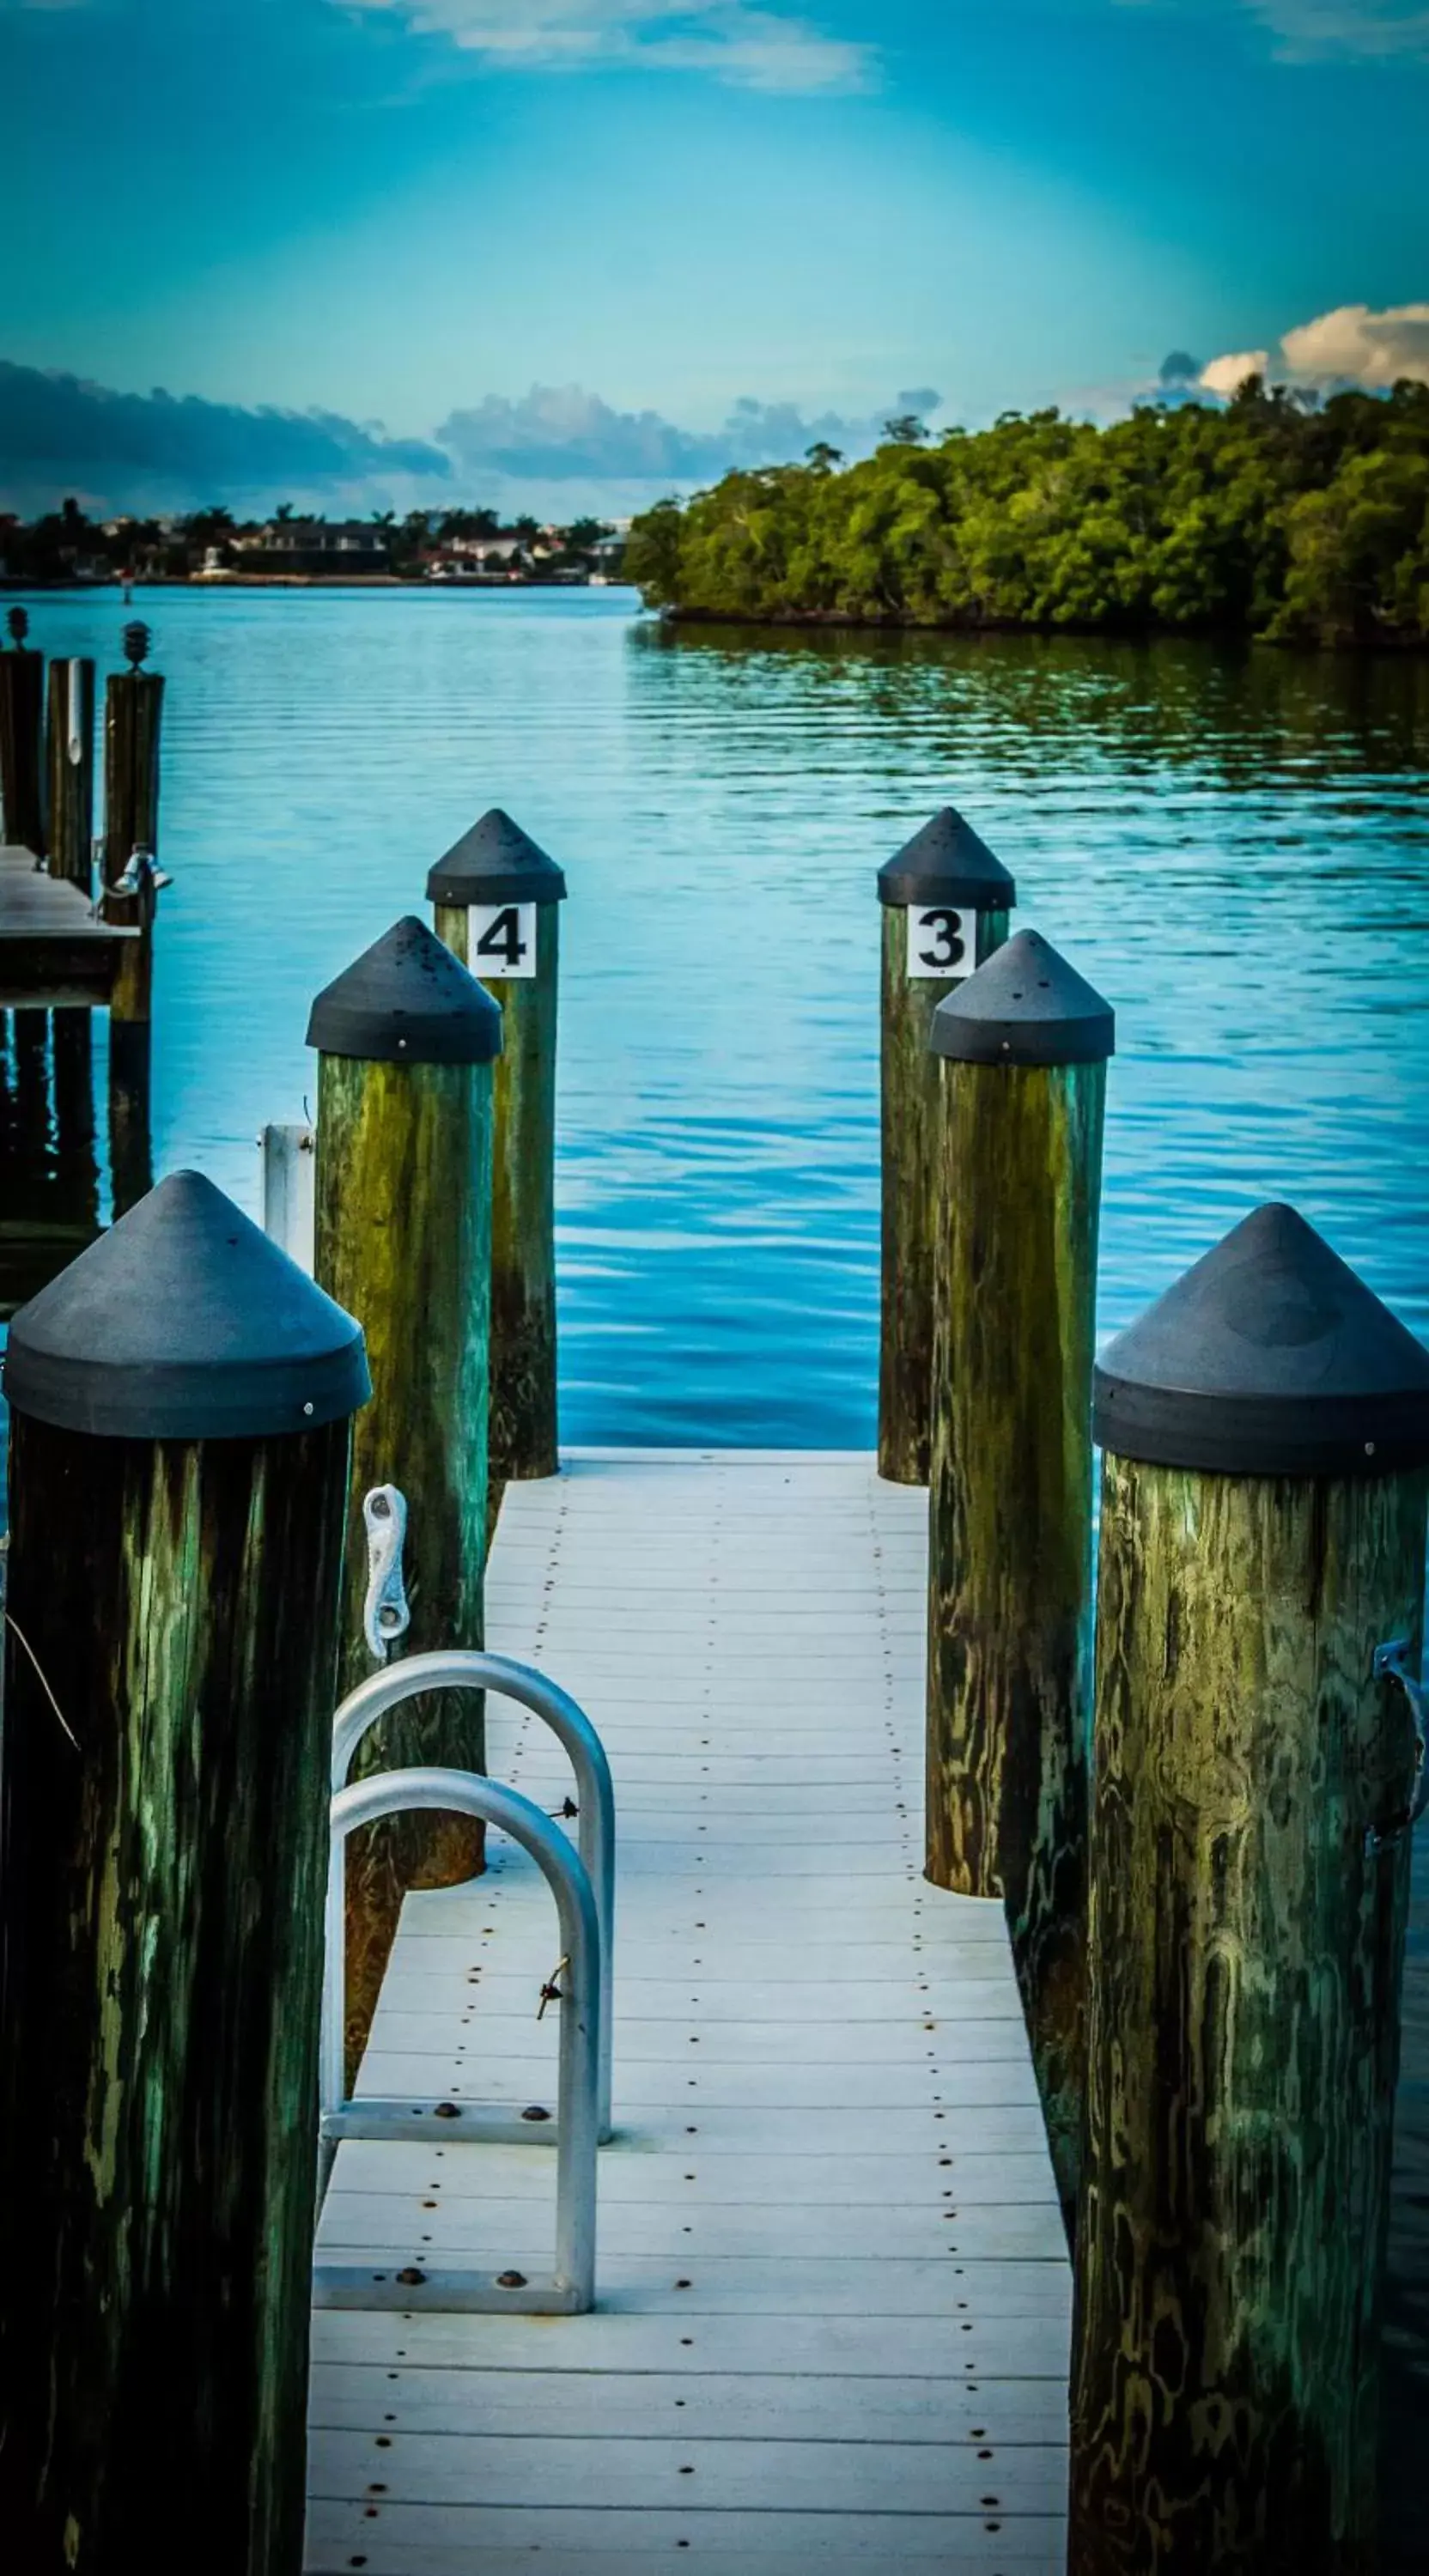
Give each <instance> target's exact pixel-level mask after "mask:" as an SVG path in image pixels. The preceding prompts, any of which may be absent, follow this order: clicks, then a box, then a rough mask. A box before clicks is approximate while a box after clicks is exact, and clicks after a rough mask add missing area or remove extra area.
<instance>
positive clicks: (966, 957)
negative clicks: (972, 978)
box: [908, 903, 977, 983]
mask: <svg viewBox="0 0 1429 2576" xmlns="http://www.w3.org/2000/svg"><path fill="white" fill-rule="evenodd" d="M976 964H977V914H976V913H975V912H973V911H971V910H969V911H967V912H955V911H953V910H952V908H951V907H950V906H949V905H947V904H945V903H940V904H934V905H933V906H932V907H931V908H930V909H929V910H928V911H926V912H922V911H920V910H919V909H918V907H917V905H916V904H911V903H910V904H909V906H908V972H909V974H910V975H919V976H925V977H926V976H930V975H937V976H939V977H941V979H942V980H943V982H944V983H947V982H948V981H950V980H953V979H956V978H959V977H961V976H963V975H971V973H972V971H973V968H974V967H975V966H976Z"/></svg>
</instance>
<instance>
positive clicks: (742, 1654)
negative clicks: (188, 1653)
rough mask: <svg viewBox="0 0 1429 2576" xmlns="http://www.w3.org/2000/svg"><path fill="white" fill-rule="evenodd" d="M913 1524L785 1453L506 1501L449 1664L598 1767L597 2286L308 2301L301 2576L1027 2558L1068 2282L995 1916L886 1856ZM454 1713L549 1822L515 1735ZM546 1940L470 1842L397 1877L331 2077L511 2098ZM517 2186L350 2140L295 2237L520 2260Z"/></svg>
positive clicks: (383, 2257) (903, 1772) (842, 1468)
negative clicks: (566, 1719)
mask: <svg viewBox="0 0 1429 2576" xmlns="http://www.w3.org/2000/svg"><path fill="white" fill-rule="evenodd" d="M925 1515H926V1501H925V1497H924V1496H923V1495H922V1494H921V1493H916V1492H907V1491H902V1490H900V1489H898V1488H895V1487H892V1486H888V1485H885V1484H881V1483H880V1482H879V1480H878V1478H877V1476H876V1475H875V1473H874V1469H873V1462H872V1460H871V1459H869V1458H865V1457H856V1458H854V1457H847V1456H842V1455H829V1454H823V1453H819V1454H799V1455H781V1454H777V1453H748V1452H736V1451H713V1452H698V1453H694V1452H692V1453H688V1454H679V1455H673V1454H670V1453H665V1452H659V1451H654V1452H652V1451H643V1452H604V1451H603V1452H590V1453H585V1454H578V1455H577V1456H575V1457H574V1458H573V1459H572V1460H571V1461H570V1462H569V1464H568V1465H567V1467H566V1468H565V1469H564V1470H563V1472H562V1474H561V1475H560V1476H559V1477H558V1478H553V1479H551V1480H550V1481H549V1482H548V1483H543V1484H537V1485H525V1486H513V1487H511V1488H510V1489H509V1490H508V1492H507V1495H506V1499H505V1502H504V1504H503V1507H502V1513H501V1523H500V1529H499V1532H498V1536H497V1541H496V1546H495V1550H494V1554H493V1560H492V1566H491V1572H490V1578H489V1584H488V1596H487V1597H488V1643H489V1644H490V1645H491V1646H492V1647H494V1648H497V1649H499V1650H501V1651H503V1652H506V1653H510V1654H514V1655H518V1656H521V1657H523V1658H525V1659H527V1660H529V1661H533V1662H537V1663H539V1664H541V1665H542V1666H543V1667H544V1668H545V1669H547V1670H548V1671H550V1672H551V1673H552V1674H553V1675H554V1676H555V1677H556V1678H557V1679H559V1680H560V1681H561V1682H563V1683H564V1684H565V1686H566V1687H567V1688H568V1689H569V1690H570V1691H572V1692H573V1693H574V1694H575V1696H576V1698H577V1699H579V1700H580V1701H581V1703H582V1704H583V1706H584V1707H585V1709H586V1710H587V1712H588V1714H589V1715H590V1717H591V1718H592V1720H593V1721H594V1723H595V1725H596V1726H597V1727H598V1728H599V1730H600V1732H601V1734H602V1736H603V1737H604V1740H605V1744H606V1748H607V1751H608V1753H609V1756H610V1760H611V1765H612V1769H613V1772H614V1777H615V1794H616V1818H617V1836H618V1843H617V1850H618V1876H617V1915H616V1940H615V2124H616V2136H615V2139H614V2141H613V2142H612V2144H611V2145H610V2146H608V2147H606V2148H603V2149H602V2151H601V2160H600V2164H601V2174H600V2222H599V2254H598V2300H599V2306H598V2311H597V2313H596V2314H594V2315H592V2316H585V2317H570V2318H527V2317H510V2318H506V2317H500V2316H482V2315H459V2316H445V2317H440V2316H418V2317H405V2316H401V2315H394V2314H384V2313H365V2314H364V2313H360V2312H354V2311H351V2310H334V2309H326V2310H323V2311H321V2312H319V2313H318V2314H317V2315H316V2316H315V2318H314V2368H313V2387H312V2427H313V2431H312V2445H311V2464H310V2493H311V2507H310V2515H309V2543H308V2566H309V2568H310V2570H312V2571H314V2576H316V2571H322V2572H323V2576H337V2571H339V2570H347V2569H349V2568H366V2569H368V2570H369V2571H370V2576H398V2571H402V2576H417V2571H418V2570H420V2571H422V2576H456V2571H458V2570H460V2571H461V2576H512V2571H515V2570H516V2569H518V2568H519V2569H522V2570H527V2571H530V2570H533V2569H534V2570H539V2571H543V2576H626V2571H628V2572H629V2576H651V2572H652V2571H654V2570H656V2569H659V2568H665V2567H669V2568H671V2569H674V2568H677V2567H682V2566H689V2567H699V2566H708V2567H711V2568H718V2569H720V2570H722V2571H725V2576H803V2571H806V2570H807V2571H809V2576H814V2571H818V2576H851V2571H853V2570H855V2569H857V2570H860V2571H862V2576H874V2571H878V2576H894V2571H898V2570H902V2569H905V2568H907V2569H911V2570H914V2571H917V2570H922V2569H927V2570H928V2571H930V2576H931V2571H932V2570H933V2569H938V2570H940V2571H959V2570H962V2569H968V2570H976V2571H978V2576H1028V2571H1033V2570H1036V2571H1038V2576H1054V2572H1055V2571H1056V2570H1057V2569H1059V2568H1060V2566H1061V2564H1062V2554H1063V2495H1064V2483H1065V2475H1066V2390H1067V2354H1068V2320H1069V2309H1070V2273H1069V2268H1068V2263H1067V2257H1066V2250H1065V2245H1064V2240H1063V2235H1062V2227H1061V2221H1060V2218H1059V2215H1058V2210H1057V2203H1056V2198H1055V2193H1054V2190H1053V2184H1052V2175H1051V2168H1050V2165H1049V2163H1048V2158H1047V2152H1046V2147H1045V2143H1044V2138H1043V2131H1042V2123H1041V2118H1040V2114H1039V2111H1038V2108H1037V2100H1036V2093H1035V2088H1034V2084H1033V2079H1032V2073H1031V2067H1030V2062H1029V2058H1028V2051H1027V2045H1026V2041H1025V2038H1024V2034H1023V2024H1022V2018H1021V2013H1020V2010H1019V2007H1018V2000H1017V1993H1016V1988H1015V1985H1014V1981H1013V1974H1012V1967H1011V1961H1010V1957H1009V1952H1008V1947H1007V1940H1006V1935H1005V1932H1004V1928H1003V1922H1002V1916H1001V1909H1000V1908H999V1907H997V1906H995V1905H987V1904H980V1903H978V1902H977V1901H976V1900H973V1899H967V1898H960V1897H953V1896H949V1895H946V1894H945V1893H943V1892H941V1891H940V1890H937V1889H934V1888H930V1887H928V1886H927V1885H926V1884H925V1882H924V1880H923V1877H922V1833H921V1810H922V1744H923V1677H922V1667H923V1642H922V1641H923V1617H924V1595H923V1586H924V1521H925ZM489 1723H490V1731H491V1744H490V1760H491V1768H492V1771H493V1773H494V1775H495V1776H496V1777H497V1778H501V1779H506V1780H510V1781H512V1782H514V1784H515V1785H516V1786H518V1787H520V1788H522V1789H524V1790H526V1791H527V1792H528V1794H530V1795H532V1796H534V1797H536V1798H538V1799H539V1800H540V1802H541V1803H542V1804H543V1805H545V1806H549V1807H558V1806H559V1804H560V1801H561V1798H562V1796H563V1795H564V1793H565V1791H566V1790H567V1788H568V1786H569V1774H568V1772H567V1770H566V1768H565V1765H564V1762H563V1758H562V1756H561V1754H560V1751H559V1748H558V1747H557V1746H556V1744H555V1742H554V1740H553V1739H552V1738H551V1737H550V1736H549V1735H548V1734H547V1732H546V1731H545V1729H544V1728H542V1727H541V1726H540V1725H539V1723H538V1722H537V1721H536V1720H535V1719H534V1718H528V1717H526V1716H525V1715H524V1713H522V1712H518V1711H516V1710H514V1709H512V1708H511V1706H510V1704H509V1703H503V1702H500V1701H492V1702H491V1703H489ZM572 1830H573V1829H572ZM556 1949H557V1943H556V1938H555V1915H554V1909H553V1907H552V1905H551V1903H550V1900H549V1897H548V1895H547V1893H546V1891H545V1887H544V1883H543V1882H542V1881H540V1879H539V1877H538V1875H537V1872H536V1870H535V1867H534V1864H532V1863H530V1862H529V1861H528V1860H527V1859H526V1857H525V1855H524V1854H522V1853H520V1852H519V1851H517V1850H516V1849H515V1848H514V1847H513V1846H512V1845H510V1844H509V1843H505V1842H499V1843H497V1842H494V1843H493V1846H492V1866H491V1868H490V1870H489V1871H488V1874H487V1876H486V1877H485V1878H484V1879H481V1880H478V1881H476V1882H474V1883H473V1884H472V1885H471V1886H469V1887H466V1888H455V1889H451V1890H443V1891H441V1892H439V1893H436V1894H432V1895H424V1896H419V1897H415V1898H409V1899H408V1902H407V1907H406V1911H405V1914H404V1917H403V1924H402V1930H401V1933H400V1936H399V1939H398V1942H397V1945H396V1949H395V1951H394V1954H393V1959H392V1963H391V1967H390V1970H389V1973H388V1977H387V1981H386V1985H385V1988H384V1992H383V1998H382V2003H381V2007H380V2009H379V2012H378V2016H377V2020H376V2023H375V2025H374V2029H373V2035H372V2044H371V2047H370V2048H369V2051H368V2055H367V2060H366V2063H365V2066H364V2070H363V2075H362V2078H361V2080H360V2083H359V2088H358V2089H359V2091H371V2092H377V2093H387V2094H394V2093H412V2094H418V2093H421V2094H425V2095H427V2096H429V2097H430V2096H431V2095H432V2094H433V2093H434V2092H436V2093H438V2094H440V2095H444V2096H448V2097H450V2098H453V2099H456V2100H461V2099H463V2098H468V2099H470V2098H474V2097H481V2098H486V2099H501V2100H507V2101H513V2102H516V2103H518V2104H527V2103H532V2102H545V2103H549V2104H553V2103H554V2098H555V2097H554V2066H555V2019H556V2016H555V2015H554V2014H548V2015H547V2017H546V2019H545V2020H544V2021H543V2022H542V2023H541V2024H540V2025H539V2026H538V2024H537V2022H536V2018H535V2014H536V2001H537V1988H538V1986H539V1984H540V1982H541V1980H542V1979H543V1978H544V1977H546V1976H548V1975H549V1973H550V1971H551V1969H552V1967H553V1965H554V1963H555V1956H556ZM554 2178H555V2159H554V2156H553V2155H552V2154H551V2153H550V2152H549V2151H548V2150H546V2149H543V2148H540V2147H535V2146H533V2147H531V2148H517V2147H489V2146H488V2147H483V2146H456V2145H453V2146H443V2147H438V2148H434V2147H432V2146H431V2145H426V2144H418V2145H413V2146H410V2147H409V2146H406V2145H395V2146H394V2145H385V2144H367V2143H364V2142H359V2141H355V2140H354V2141H349V2142H348V2143H347V2144H345V2145H343V2146H342V2147H341V2148H339V2150H338V2157H337V2165H336V2170H335V2172H334V2176H333V2182H332V2187H331V2190H330V2193H329V2196H328V2200H327V2205H326V2209H325V2212H324V2218H323V2225H322V2231H321V2239H320V2242H321V2246H322V2251H323V2254H324V2257H325V2259H327V2260H329V2261H331V2260H341V2259H343V2258H344V2257H348V2258H351V2259H354V2260H356V2259H361V2260H362V2261H364V2262H367V2261H372V2262H379V2261H380V2262H390V2263H392V2264H394V2265H406V2264H417V2265H420V2264H421V2263H422V2262H423V2261H424V2260H425V2261H427V2262H429V2263H433V2264H441V2263H442V2262H443V2261H444V2260H453V2259H455V2260H466V2259H470V2260H472V2261H474V2262H480V2263H482V2264H485V2265H488V2266H489V2267H490V2269H491V2270H492V2271H493V2272H497V2271H502V2270H505V2269H507V2268H508V2267H517V2268H522V2269H524V2268H525V2267H526V2261H527V2260H529V2263H530V2265H531V2267H532V2268H533V2269H534V2268H537V2267H538V2266H540V2265H542V2264H545V2265H549V2261H550V2246H551V2233H552V2203H553V2187H554ZM523 2258H525V2259H524V2260H523Z"/></svg>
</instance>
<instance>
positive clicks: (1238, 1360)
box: [1093, 1204, 1429, 1476]
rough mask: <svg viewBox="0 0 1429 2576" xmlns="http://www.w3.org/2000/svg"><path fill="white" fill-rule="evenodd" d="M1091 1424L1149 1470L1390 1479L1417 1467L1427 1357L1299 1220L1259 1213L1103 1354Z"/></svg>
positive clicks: (1427, 1401)
mask: <svg viewBox="0 0 1429 2576" xmlns="http://www.w3.org/2000/svg"><path fill="white" fill-rule="evenodd" d="M1093 1430H1094V1434H1095V1437H1096V1439H1097V1440H1098V1441H1099V1442H1100V1443H1101V1445H1102V1447H1103V1448H1105V1449H1111V1450H1114V1451H1115V1452H1116V1453H1117V1454H1118V1456H1120V1457H1124V1458H1143V1459H1146V1460H1148V1461H1149V1462H1150V1463H1152V1464H1153V1465H1156V1466H1167V1467H1188V1468H1196V1469H1201V1470H1207V1471H1209V1472H1211V1473H1220V1474H1225V1475H1231V1476H1375V1475H1385V1474H1391V1473H1394V1472H1395V1471H1396V1470H1398V1469H1400V1468H1405V1467H1414V1466H1419V1465H1421V1464H1423V1463H1425V1462H1426V1461H1429V1350H1426V1349H1425V1348H1424V1345H1423V1343H1422V1342H1419V1341H1417V1340H1416V1339H1415V1336H1414V1335H1413V1333H1411V1332H1410V1331H1409V1330H1408V1329H1407V1327H1406V1326H1405V1325H1403V1324H1401V1323H1400V1321H1399V1318H1398V1317H1397V1316H1396V1315H1392V1314H1391V1313H1390V1310H1389V1308H1388V1307H1387V1306H1385V1305H1382V1304H1381V1302H1380V1300H1379V1298H1378V1297H1376V1296H1375V1294H1374V1292H1373V1290H1372V1289H1370V1288H1367V1287H1366V1286H1365V1284H1364V1281H1363V1280H1362V1279H1361V1278H1359V1277H1358V1276H1357V1275H1356V1273H1355V1272H1354V1271H1353V1270H1351V1269H1350V1267H1349V1265H1348V1263H1346V1262H1344V1261H1342V1260H1341V1259H1340V1257H1339V1254H1338V1253H1337V1252H1334V1251H1332V1249H1331V1247H1330V1245H1329V1244H1328V1243H1326V1241H1325V1239H1324V1237H1323V1235H1320V1234H1317V1233H1316V1231H1315V1229H1314V1227H1313V1226H1312V1225H1308V1224H1307V1223H1306V1221H1305V1219H1304V1217H1302V1216H1300V1215H1299V1214H1297V1212H1296V1210H1295V1209H1294V1208H1293V1207H1285V1206H1282V1205H1274V1204H1272V1205H1270V1206H1266V1207H1260V1208H1257V1209H1256V1210H1255V1211H1254V1213H1253V1215H1251V1216H1248V1217H1245V1218H1243V1219H1242V1221H1241V1223H1240V1224H1239V1225H1237V1226H1235V1227H1233V1228H1232V1230H1231V1232H1230V1233H1229V1234H1228V1235H1226V1236H1224V1237H1223V1239H1222V1240H1221V1242H1219V1243H1218V1244H1216V1246H1215V1247H1214V1249H1213V1250H1212V1251H1210V1252H1207V1253H1205V1254H1203V1256H1202V1258H1201V1259H1200V1260H1199V1261H1197V1262H1194V1263H1193V1264H1192V1266H1191V1268H1190V1269H1189V1270H1187V1271H1186V1272H1185V1273H1184V1274H1183V1275H1182V1277H1181V1278H1180V1279H1178V1280H1177V1281H1176V1283H1175V1285H1174V1287H1171V1288H1168V1289H1167V1290H1166V1293H1165V1295H1164V1296H1162V1297H1158V1299H1157V1301H1156V1303H1155V1305H1154V1306H1151V1307H1149V1308H1148V1309H1147V1312H1146V1313H1145V1314H1144V1315H1143V1316H1141V1317H1140V1319H1139V1320H1138V1321H1137V1322H1136V1323H1134V1324H1132V1325H1129V1326H1128V1328H1127V1330H1126V1331H1125V1332H1124V1333H1118V1335H1117V1336H1116V1339H1115V1340H1114V1341H1113V1342H1111V1343H1110V1344H1109V1345H1108V1347H1107V1349H1106V1350H1105V1352H1104V1353H1103V1355H1102V1358H1101V1362H1100V1364H1099V1366H1098V1367H1097V1370H1096V1373H1095V1380H1094V1397H1093Z"/></svg>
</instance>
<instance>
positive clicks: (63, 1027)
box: [0, 1010, 101, 1319]
mask: <svg viewBox="0 0 1429 2576" xmlns="http://www.w3.org/2000/svg"><path fill="white" fill-rule="evenodd" d="M92 1046H93V1032H92V1029H91V1014H90V1013H89V1012H88V1011H80V1010H65V1011H56V1012H54V1013H53V1014H51V1013H49V1012H47V1011H36V1010H21V1011H10V1012H3V1011H0V1319H3V1318H4V1317H6V1316H9V1315H12V1314H13V1313H14V1311H15V1309H16V1307H17V1306H22V1305H23V1304H24V1303H25V1300H26V1299H27V1298H28V1297H33V1296H34V1294H35V1292H36V1290H37V1289H39V1288H42V1287H43V1286H44V1284H45V1282H46V1280H47V1279H52V1278H53V1277H54V1275H55V1273H56V1271H58V1270H63V1269H64V1268H65V1267H66V1265H67V1264H68V1263H69V1262H71V1261H73V1259H74V1257H75V1255H76V1253H79V1252H82V1251H83V1250H84V1247H85V1245H86V1244H87V1243H92V1242H93V1240H94V1238H95V1236H96V1234H97V1233H98V1232H99V1227H100V1220H101V1204H100V1171H99V1162H98V1156H97V1147H96V1138H95V1117H94V1067H93V1062H92Z"/></svg>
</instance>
